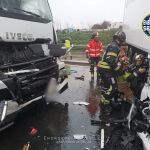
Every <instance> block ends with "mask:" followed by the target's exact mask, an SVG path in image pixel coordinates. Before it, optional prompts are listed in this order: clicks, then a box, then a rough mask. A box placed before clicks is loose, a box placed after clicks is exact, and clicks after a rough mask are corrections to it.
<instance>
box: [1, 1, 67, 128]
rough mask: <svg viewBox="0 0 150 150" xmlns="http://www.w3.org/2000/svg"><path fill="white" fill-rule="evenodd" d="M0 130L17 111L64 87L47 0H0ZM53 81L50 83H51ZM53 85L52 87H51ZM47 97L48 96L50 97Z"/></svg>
mask: <svg viewBox="0 0 150 150" xmlns="http://www.w3.org/2000/svg"><path fill="white" fill-rule="evenodd" d="M0 24H1V25H0V130H3V129H5V128H6V127H8V126H10V125H12V124H13V121H14V120H15V118H16V116H17V115H18V114H19V113H20V112H24V111H25V110H27V109H31V107H29V106H31V105H32V104H34V103H35V102H38V101H41V100H43V99H44V97H45V95H46V94H50V93H52V92H49V91H48V89H53V91H58V92H62V91H63V90H64V88H65V87H67V85H68V82H67V74H66V71H65V64H64V63H63V62H60V61H57V60H58V59H57V58H58V57H60V56H62V55H64V54H65V52H66V51H65V49H62V48H61V47H62V46H61V45H59V44H57V36H56V33H55V30H54V26H53V17H52V13H51V10H50V7H49V3H48V0H0ZM52 81H53V82H52ZM54 82H55V84H54ZM50 96H51V95H48V97H50Z"/></svg>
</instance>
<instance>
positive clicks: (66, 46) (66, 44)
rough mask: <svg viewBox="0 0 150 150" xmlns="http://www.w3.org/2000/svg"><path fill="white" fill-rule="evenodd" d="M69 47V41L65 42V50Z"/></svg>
mask: <svg viewBox="0 0 150 150" xmlns="http://www.w3.org/2000/svg"><path fill="white" fill-rule="evenodd" d="M70 47H71V42H70V40H65V48H66V49H69V48H70Z"/></svg>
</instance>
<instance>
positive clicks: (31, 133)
mask: <svg viewBox="0 0 150 150" xmlns="http://www.w3.org/2000/svg"><path fill="white" fill-rule="evenodd" d="M37 132H38V130H37V129H36V128H31V130H30V132H29V135H30V136H34V135H36V134H37Z"/></svg>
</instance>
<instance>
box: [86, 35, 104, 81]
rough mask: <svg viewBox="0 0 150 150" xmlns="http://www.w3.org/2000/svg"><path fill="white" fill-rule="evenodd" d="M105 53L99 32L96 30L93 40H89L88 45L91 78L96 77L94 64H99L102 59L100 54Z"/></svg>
mask: <svg viewBox="0 0 150 150" xmlns="http://www.w3.org/2000/svg"><path fill="white" fill-rule="evenodd" d="M102 53H103V44H102V42H101V41H100V40H99V34H98V32H94V33H93V34H92V38H91V40H90V41H89V42H88V44H87V46H86V55H87V57H88V58H89V62H90V72H91V79H92V80H93V79H94V66H95V65H96V66H97V64H98V62H99V60H100V56H101V55H102Z"/></svg>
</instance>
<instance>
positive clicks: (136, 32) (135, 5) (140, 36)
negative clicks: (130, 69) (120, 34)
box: [123, 0, 150, 53]
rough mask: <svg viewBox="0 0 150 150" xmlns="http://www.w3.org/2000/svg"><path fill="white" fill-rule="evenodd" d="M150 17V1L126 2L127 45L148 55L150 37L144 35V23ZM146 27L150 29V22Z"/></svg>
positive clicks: (129, 0) (125, 27)
mask: <svg viewBox="0 0 150 150" xmlns="http://www.w3.org/2000/svg"><path fill="white" fill-rule="evenodd" d="M149 15H150V1H148V0H146V1H143V0H126V5H125V14H124V25H123V30H124V32H125V33H126V36H127V43H128V44H129V45H131V46H133V47H135V48H138V49H141V50H143V51H145V52H147V53H149V52H150V35H149V36H148V35H146V34H145V33H144V29H143V28H144V25H143V23H144V22H145V18H146V17H147V16H149ZM149 19H150V18H149ZM145 26H147V29H148V27H150V20H149V21H148V22H147V25H146V24H145ZM149 32H150V28H149Z"/></svg>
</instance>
